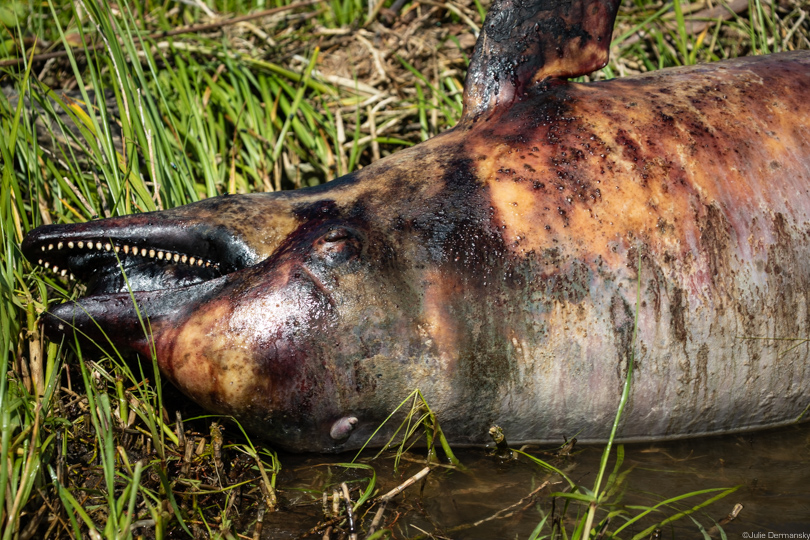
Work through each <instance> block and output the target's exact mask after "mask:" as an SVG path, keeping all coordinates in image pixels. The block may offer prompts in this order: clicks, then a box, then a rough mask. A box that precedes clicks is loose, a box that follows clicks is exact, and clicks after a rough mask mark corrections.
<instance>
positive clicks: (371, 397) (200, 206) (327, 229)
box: [22, 150, 445, 451]
mask: <svg viewBox="0 0 810 540" xmlns="http://www.w3.org/2000/svg"><path fill="white" fill-rule="evenodd" d="M437 153H438V155H442V152H441V151H439V152H435V151H422V150H418V151H416V152H411V154H413V155H411V156H410V158H409V157H407V156H404V157H402V158H397V159H394V160H388V162H387V163H386V160H383V161H382V162H380V164H381V165H379V166H377V167H368V168H366V169H364V170H363V171H361V172H360V173H356V174H355V175H350V176H347V177H344V178H342V179H338V180H335V181H333V182H330V183H329V184H327V185H326V186H321V187H317V188H312V189H307V190H300V191H297V192H284V193H267V194H253V195H234V196H226V197H219V198H215V199H209V200H205V201H201V202H199V203H195V204H191V205H187V206H185V207H181V208H177V209H173V210H167V211H163V212H153V213H145V214H139V215H133V216H125V217H116V218H109V219H102V220H97V221H92V222H88V223H82V224H73V225H52V226H44V227H40V228H37V229H35V230H33V231H32V232H31V233H29V235H28V236H27V237H26V238H25V241H24V243H23V246H22V248H23V252H24V254H25V255H26V257H27V258H28V259H29V260H31V261H33V262H38V263H39V264H42V265H45V266H48V267H49V268H50V269H51V270H53V271H55V272H57V273H58V274H62V275H72V276H73V277H75V278H76V279H77V280H79V281H81V282H82V283H85V284H86V292H85V295H84V296H83V297H82V298H80V299H78V300H76V301H73V302H67V303H64V304H61V305H57V306H55V307H53V308H51V309H50V311H48V312H46V313H45V314H44V315H43V327H44V330H45V333H46V335H48V336H49V337H50V338H51V339H53V340H58V339H61V338H63V337H65V336H67V337H69V338H71V339H72V337H73V335H74V334H75V335H76V336H77V337H78V338H79V339H80V340H81V341H84V342H93V343H96V344H98V345H99V346H100V347H102V348H109V347H114V348H115V349H116V350H118V351H119V352H121V353H129V354H133V353H135V354H138V355H140V356H141V357H142V358H144V357H145V358H150V357H152V356H153V355H154V357H155V358H156V360H157V364H158V366H159V368H160V370H161V372H162V373H163V374H164V375H165V376H166V377H168V378H169V379H170V380H171V381H172V382H173V384H175V385H176V386H177V387H178V388H179V389H181V390H182V391H183V392H184V393H185V394H186V395H188V396H189V397H190V398H192V399H193V400H194V401H196V402H197V403H199V404H200V405H202V406H203V407H204V408H206V409H208V410H211V411H214V412H217V413H221V414H227V415H232V416H234V417H235V418H237V419H239V420H240V421H241V422H243V423H244V424H246V427H248V428H249V429H250V430H251V431H253V432H254V433H257V434H258V435H260V436H261V437H262V438H264V439H266V440H269V441H271V442H273V443H275V444H277V445H279V446H282V447H285V448H288V449H291V450H316V451H337V450H342V449H348V448H356V447H359V446H360V445H362V444H363V443H364V442H365V438H366V437H367V436H369V435H370V434H371V433H372V432H373V431H374V429H376V428H377V427H378V426H379V423H381V422H382V421H383V420H384V419H385V417H386V416H387V414H388V413H389V412H390V411H391V410H392V409H393V408H395V407H396V405H397V404H398V403H399V401H401V400H402V399H403V398H404V397H405V396H406V395H407V394H408V392H409V391H410V390H412V389H413V388H414V387H415V386H411V385H416V384H418V381H417V380H416V378H414V377H411V376H410V375H406V374H404V371H407V370H402V369H400V368H402V367H403V365H404V364H405V363H406V362H409V361H411V360H413V359H415V358H416V359H419V358H422V359H426V358H428V357H430V356H431V355H432V354H433V353H432V352H431V347H430V344H429V340H427V342H428V343H427V344H426V340H425V339H422V338H420V331H421V330H420V325H421V324H422V319H421V314H420V313H421V310H422V305H423V303H424V299H423V294H422V293H421V292H419V291H420V288H421V286H422V281H423V279H424V277H423V273H424V270H425V267H426V264H427V263H426V262H425V261H424V257H423V254H424V252H425V251H426V249H427V247H426V246H425V239H424V237H423V236H420V235H419V234H416V233H415V232H414V230H413V227H412V223H413V221H414V219H417V217H418V215H420V213H421V212H422V211H423V210H424V209H423V208H421V207H417V206H413V207H408V205H403V204H402V198H403V197H407V196H408V195H407V194H408V193H410V194H411V196H413V197H415V196H416V195H414V193H415V192H417V191H419V192H420V193H421V191H420V190H422V191H424V190H425V189H428V190H430V189H431V188H430V184H425V183H424V182H422V181H421V179H420V181H419V182H418V183H412V182H410V181H409V180H408V179H409V178H412V176H413V173H412V169H411V168H412V166H413V164H414V160H416V161H417V162H418V160H419V157H420V156H428V157H426V158H425V161H424V162H423V163H422V167H421V168H420V170H421V171H422V172H424V173H425V174H427V175H435V176H437V177H438V178H439V179H440V178H441V174H442V170H443V169H444V168H445V164H444V163H443V162H442V160H441V159H439V160H437V159H436V158H435V155H436V154H437ZM406 154H407V152H406ZM381 178H383V179H387V181H386V185H388V186H389V188H387V189H388V191H386V190H381V189H380V188H379V184H378V181H379V180H380V179H381ZM440 184H441V182H439V181H437V182H436V185H440ZM426 186H428V187H426ZM406 222H407V223H406ZM398 223H399V224H398ZM403 223H405V224H404V225H403ZM420 254H421V255H420Z"/></svg>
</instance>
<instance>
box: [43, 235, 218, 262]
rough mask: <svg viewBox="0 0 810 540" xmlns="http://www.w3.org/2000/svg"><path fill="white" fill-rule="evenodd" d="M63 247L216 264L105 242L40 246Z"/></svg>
mask: <svg viewBox="0 0 810 540" xmlns="http://www.w3.org/2000/svg"><path fill="white" fill-rule="evenodd" d="M65 246H67V247H68V249H74V248H79V249H84V248H87V249H97V250H99V251H100V250H102V249H103V250H104V251H114V252H116V253H120V252H122V251H123V252H124V253H125V254H132V255H140V256H141V257H150V258H152V259H154V258H158V259H161V260H166V261H174V262H179V263H183V264H190V265H192V266H194V265H197V266H212V265H214V264H216V263H211V262H210V261H205V260H203V259H198V258H197V257H189V256H188V255H181V254H179V253H169V252H168V251H159V250H155V249H147V248H139V247H137V246H134V247H129V246H128V245H126V244H125V245H123V246H116V245H114V244H112V243H110V242H105V243H101V242H96V243H93V242H84V241H82V240H79V241H78V242H75V243H74V242H72V241H70V242H67V243H65V242H58V243H57V244H56V245H54V244H48V245H47V246H45V245H43V246H42V251H52V250H53V249H59V250H61V249H62V248H64V247H65ZM39 264H44V266H45V268H47V267H48V263H43V262H42V259H40V260H39Z"/></svg>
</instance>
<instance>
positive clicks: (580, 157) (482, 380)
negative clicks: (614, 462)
mask: <svg viewBox="0 0 810 540" xmlns="http://www.w3.org/2000/svg"><path fill="white" fill-rule="evenodd" d="M617 4H618V1H615V0H572V1H568V2H562V1H556V0H526V1H524V2H513V1H511V0H496V2H495V5H494V6H493V8H492V10H491V11H490V13H489V15H488V17H487V20H486V23H485V25H484V29H483V30H482V33H481V36H480V38H479V40H478V43H477V45H476V50H475V54H474V56H473V59H472V63H471V66H470V70H469V73H468V76H467V81H466V86H465V95H464V114H463V118H462V120H461V121H460V122H459V124H458V125H457V126H456V127H455V128H453V129H451V130H450V131H447V132H446V133H443V134H441V135H439V136H437V137H434V138H433V139H431V140H428V141H426V142H424V143H422V144H420V145H417V146H415V147H412V148H409V149H405V150H402V151H400V152H398V153H396V154H394V155H392V156H390V157H387V158H385V159H383V160H380V161H378V162H377V163H374V164H373V165H371V166H369V167H366V168H364V169H362V170H361V171H358V172H355V173H352V174H349V175H347V176H344V177H342V178H339V179H337V180H334V181H332V182H329V183H328V184H325V185H322V186H318V187H314V188H309V189H302V190H299V191H293V192H282V193H262V194H252V195H238V196H223V197H217V198H213V199H208V200H204V201H201V202H198V203H195V204H191V205H188V206H185V207H180V208H176V209H173V210H167V211H163V212H155V213H147V214H140V215H133V216H126V217H120V218H110V219H103V220H98V221H93V222H89V223H83V224H76V225H53V226H46V227H40V228H37V229H35V230H34V231H32V232H31V233H30V234H29V235H28V236H27V237H26V239H25V241H24V243H23V251H24V253H25V255H26V257H27V258H28V259H29V260H31V261H33V262H39V263H40V264H45V263H48V266H50V267H51V269H54V267H57V268H56V270H57V271H59V272H61V271H66V272H70V273H73V274H75V275H76V276H77V278H78V279H81V280H83V281H86V282H88V295H87V296H86V297H85V298H82V299H81V300H79V301H78V302H69V303H65V304H62V305H58V306H56V307H55V308H52V309H51V310H50V311H49V312H48V313H45V314H44V316H43V324H44V328H45V332H46V334H47V335H48V336H49V337H50V338H51V339H53V340H59V339H61V338H62V336H65V335H70V336H72V335H73V332H74V329H75V330H77V331H78V332H79V333H80V334H81V335H82V336H84V337H85V338H89V339H92V340H94V341H97V342H100V343H105V342H107V340H110V341H111V342H112V343H113V344H114V345H115V346H116V347H118V348H119V349H123V350H129V351H132V352H134V353H137V354H140V355H146V356H147V357H150V356H151V355H152V354H155V355H156V357H157V363H158V365H159V367H160V370H161V371H162V373H163V374H164V375H165V376H166V377H168V378H169V379H170V380H171V381H172V382H173V383H174V384H175V385H177V387H179V388H180V389H181V390H182V391H183V392H184V393H185V394H186V395H188V396H189V397H190V398H191V399H193V400H194V401H196V402H198V403H199V404H200V405H202V406H203V407H205V408H207V409H209V410H211V411H215V412H217V413H223V414H229V415H233V416H234V417H236V418H238V419H239V420H240V421H241V422H242V423H243V424H244V425H246V426H247V427H249V428H250V429H251V430H252V431H253V432H254V433H256V434H258V435H260V436H261V437H263V438H264V439H266V440H268V441H270V442H272V443H273V444H275V445H278V446H280V447H284V448H287V449H290V450H297V451H323V452H335V451H341V450H347V449H354V448H358V447H360V446H361V445H363V443H364V442H366V440H367V438H368V437H370V436H371V434H372V433H373V432H374V430H375V429H376V428H377V427H378V426H379V424H381V423H382V421H383V420H384V419H385V418H386V416H387V415H388V414H389V413H390V412H391V411H392V410H394V409H395V407H396V406H397V405H398V404H399V403H400V401H401V400H402V399H403V398H404V397H406V396H407V395H408V394H409V393H410V392H411V391H412V390H413V389H415V388H419V389H420V390H421V391H422V393H423V395H424V396H425V397H426V399H427V401H428V403H429V404H430V405H431V407H432V409H433V411H434V412H436V414H437V415H438V418H439V420H440V421H441V425H442V428H443V430H444V433H445V435H446V436H447V438H448V439H449V441H450V442H451V443H455V444H459V445H462V444H479V443H482V442H485V441H486V438H487V428H488V427H489V426H490V425H492V424H493V423H498V424H499V425H501V426H502V427H503V428H504V430H505V432H506V434H507V436H508V437H509V440H510V441H512V442H518V441H555V442H557V441H560V440H561V439H562V438H563V436H565V435H567V436H572V435H575V434H576V435H577V436H578V438H579V439H580V440H581V441H602V440H605V439H606V438H607V437H608V436H609V434H610V429H611V424H612V419H613V417H614V414H615V412H616V408H617V405H618V402H619V397H620V395H621V392H622V386H623V381H624V379H625V377H626V375H627V367H628V362H629V359H630V358H631V357H633V356H634V358H635V364H634V380H633V386H632V391H631V394H630V399H629V402H628V406H627V408H626V410H625V414H624V416H623V419H622V423H621V425H620V429H619V435H620V438H621V439H623V440H627V441H631V440H654V439H667V438H670V439H671V438H680V437H692V436H699V435H707V434H713V433H728V432H733V431H741V430H748V429H754V428H763V427H767V426H777V425H781V424H786V423H789V422H792V421H794V420H795V419H796V418H797V417H799V416H800V414H801V413H802V411H803V410H804V409H805V407H807V405H808V404H810V395H808V393H807V388H808V381H810V361H808V358H809V357H808V355H809V354H810V351H808V346H807V345H805V344H804V342H802V341H799V342H796V341H787V342H785V341H783V340H793V339H800V340H802V339H805V338H807V336H810V309H808V306H809V305H810V304H809V303H808V296H809V295H810V181H808V180H809V179H810V129H808V126H810V54H808V53H807V52H794V53H786V54H779V55H773V56H768V57H759V58H745V59H738V60H730V61H726V62H720V63H716V64H711V65H700V66H694V67H687V68H680V69H669V70H664V71H661V72H654V73H649V74H646V75H642V76H637V77H629V78H625V79H614V80H610V81H603V82H597V83H589V84H578V83H573V82H568V81H567V80H566V79H567V78H570V77H574V76H578V75H581V74H585V73H590V72H592V71H593V70H595V69H598V68H599V67H601V66H603V65H604V64H605V63H606V62H607V54H608V45H609V41H610V35H611V31H612V26H613V20H614V17H615V13H616V8H617ZM119 260H120V264H121V266H120V267H119V263H118V261H119ZM121 268H123V270H124V272H125V273H126V275H127V278H128V283H129V286H131V288H132V290H133V291H134V293H133V297H134V299H135V301H137V305H138V306H139V309H140V313H142V314H144V315H145V316H147V317H148V324H149V331H148V332H144V331H143V329H142V328H143V327H142V326H141V323H140V322H139V317H138V312H137V311H136V309H135V305H134V304H133V300H132V297H131V296H130V293H129V292H128V286H127V283H126V282H125V280H124V279H123V277H122V273H121ZM639 269H640V270H639ZM637 287H639V288H640V295H639V296H638V304H637V293H636V290H637ZM636 317H637V319H638V323H637V328H638V331H637V332H638V333H637V340H636V341H635V342H634V339H633V336H634V327H635V326H636V323H635V321H636ZM780 344H781V345H780ZM796 344H799V345H800V346H794V345H796ZM391 429H393V428H391ZM390 433H391V430H389V429H388V428H387V427H386V428H383V429H382V430H381V431H380V432H379V433H378V435H377V438H376V439H374V440H373V441H372V443H376V444H381V443H383V442H384V441H385V440H386V437H387V436H388V435H390Z"/></svg>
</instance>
